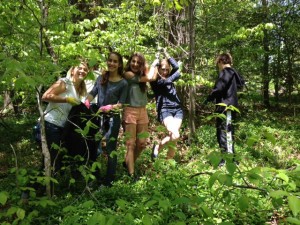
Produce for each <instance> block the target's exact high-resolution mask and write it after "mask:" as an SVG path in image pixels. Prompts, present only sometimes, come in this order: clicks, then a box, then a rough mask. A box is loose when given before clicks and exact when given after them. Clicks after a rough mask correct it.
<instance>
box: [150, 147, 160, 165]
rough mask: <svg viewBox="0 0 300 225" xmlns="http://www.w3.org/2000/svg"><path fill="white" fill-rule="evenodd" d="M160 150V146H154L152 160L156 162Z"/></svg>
mask: <svg viewBox="0 0 300 225" xmlns="http://www.w3.org/2000/svg"><path fill="white" fill-rule="evenodd" d="M158 148H159V145H156V144H154V145H153V147H152V154H151V159H152V161H154V160H155V159H156V158H157V157H158Z"/></svg>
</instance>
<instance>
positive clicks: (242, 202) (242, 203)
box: [239, 196, 249, 212]
mask: <svg viewBox="0 0 300 225" xmlns="http://www.w3.org/2000/svg"><path fill="white" fill-rule="evenodd" d="M239 208H240V210H241V211H243V212H244V211H246V210H247V209H248V208H249V198H248V197H247V196H242V197H240V199H239Z"/></svg>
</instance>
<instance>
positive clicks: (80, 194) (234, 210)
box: [0, 106, 300, 225]
mask: <svg viewBox="0 0 300 225" xmlns="http://www.w3.org/2000/svg"><path fill="white" fill-rule="evenodd" d="M207 107H208V110H211V108H209V107H210V106H207ZM244 107H245V108H244V110H243V111H242V114H241V115H240V116H239V117H238V119H237V124H236V136H235V138H236V139H235V140H236V144H235V148H236V157H235V159H236V160H237V164H236V163H233V162H232V159H231V157H230V156H228V158H226V165H225V166H223V167H218V163H219V161H220V158H221V157H220V153H219V149H218V146H217V142H216V137H215V128H214V121H211V120H207V119H206V118H205V117H199V120H198V121H197V129H196V133H195V134H194V135H193V139H192V141H191V142H190V141H189V137H190V133H189V130H188V126H187V124H183V126H182V130H181V133H182V139H181V141H179V142H178V143H177V149H178V151H177V154H176V157H175V159H174V160H168V161H166V160H165V159H164V157H165V153H166V151H164V152H162V154H160V156H159V158H158V160H156V161H155V162H152V161H151V160H150V154H151V147H152V144H153V142H155V141H156V139H157V136H158V135H159V133H163V132H164V130H163V129H161V127H159V126H158V124H157V123H156V122H154V121H155V117H154V116H152V117H151V120H152V121H151V124H152V126H151V127H150V132H151V134H150V138H149V143H148V148H147V149H146V150H145V151H144V152H143V154H142V155H141V157H140V159H139V160H138V161H137V164H136V171H137V175H138V177H139V179H138V180H133V179H131V178H130V177H128V176H127V173H126V170H125V169H124V168H123V166H122V162H123V160H124V154H125V146H124V141H123V140H122V138H120V143H119V148H118V152H117V154H118V160H119V163H118V175H117V179H116V181H115V182H114V184H113V186H112V187H110V188H108V187H105V186H103V185H101V179H102V178H103V176H104V174H105V168H106V167H105V165H106V158H105V156H101V157H99V159H98V161H97V162H98V163H99V164H100V165H101V166H100V168H101V170H100V172H99V174H98V176H96V177H97V178H96V177H93V176H90V174H89V173H90V172H89V171H90V170H89V168H83V170H84V171H85V173H84V174H85V176H83V177H81V178H79V179H77V180H74V182H75V183H73V182H70V174H69V173H68V172H66V174H65V176H62V177H60V178H59V179H58V181H59V184H57V187H56V192H55V196H53V198H51V199H48V198H46V197H45V196H44V194H43V192H42V191H41V192H38V191H35V190H34V189H33V188H32V186H31V185H30V181H37V180H38V178H39V176H41V175H38V174H39V173H37V172H41V169H40V168H41V167H40V166H41V158H42V155H41V153H40V150H39V148H38V147H37V146H36V144H35V143H34V141H33V140H32V136H31V129H32V126H33V125H34V123H35V122H34V117H35V116H33V115H26V116H23V117H21V118H14V117H10V118H6V119H5V123H6V125H8V127H9V130H8V129H4V128H3V127H1V129H0V135H1V137H6V139H5V140H4V141H1V143H0V147H1V155H0V161H1V185H0V189H1V192H0V206H1V208H0V221H1V222H2V224H70V225H71V224H72V225H73V224H88V225H93V224H145V225H147V224H178V225H179V224H223V225H229V224H300V218H299V212H300V199H299V186H300V166H299V164H300V157H299V153H300V142H299V139H300V132H299V124H300V121H299V116H293V114H292V115H291V114H289V111H288V108H286V109H282V110H280V112H278V111H272V110H265V109H259V110H258V108H256V107H253V106H252V107H247V106H244ZM8 131H9V132H8ZM83 170H82V171H83ZM88 174H89V176H88ZM87 176H88V178H87ZM24 190H29V191H30V197H29V199H28V201H26V202H24V201H23V200H22V199H21V198H20V197H21V193H22V192H23V191H24Z"/></svg>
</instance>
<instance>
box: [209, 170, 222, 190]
mask: <svg viewBox="0 0 300 225" xmlns="http://www.w3.org/2000/svg"><path fill="white" fill-rule="evenodd" d="M220 174H221V171H217V172H215V173H214V174H213V175H211V176H210V178H209V180H208V186H209V187H210V188H212V186H213V185H214V184H215V182H216V180H217V179H218V176H219V175H220Z"/></svg>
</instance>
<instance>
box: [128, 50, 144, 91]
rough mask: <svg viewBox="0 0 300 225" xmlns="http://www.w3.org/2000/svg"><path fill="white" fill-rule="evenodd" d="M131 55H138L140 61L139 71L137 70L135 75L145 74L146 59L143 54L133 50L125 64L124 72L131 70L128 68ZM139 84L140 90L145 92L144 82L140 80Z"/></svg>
mask: <svg viewBox="0 0 300 225" xmlns="http://www.w3.org/2000/svg"><path fill="white" fill-rule="evenodd" d="M133 57H138V59H139V62H140V71H138V73H137V75H138V76H140V77H142V76H146V70H147V67H146V59H145V56H144V55H143V54H142V53H140V52H135V53H133V54H132V55H131V56H130V57H129V59H128V61H127V63H126V66H125V72H127V71H131V72H132V70H131V68H130V62H131V60H132V58H133ZM139 86H140V88H141V91H142V92H145V91H146V90H147V84H146V82H140V83H139Z"/></svg>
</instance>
